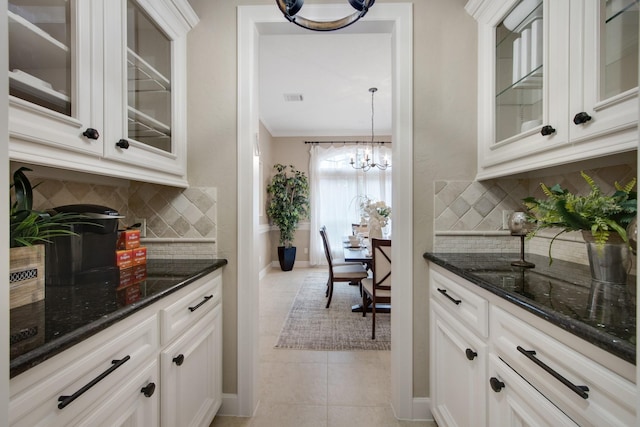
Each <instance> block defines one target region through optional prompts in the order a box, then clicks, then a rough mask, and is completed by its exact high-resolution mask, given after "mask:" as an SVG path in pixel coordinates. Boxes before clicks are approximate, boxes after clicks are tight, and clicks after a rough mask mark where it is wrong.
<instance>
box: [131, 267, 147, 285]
mask: <svg viewBox="0 0 640 427" xmlns="http://www.w3.org/2000/svg"><path fill="white" fill-rule="evenodd" d="M131 270H133V279H132V280H133V283H140V282H144V281H145V280H147V265H146V264H140V265H136V266H134V267H133V268H132V269H131Z"/></svg>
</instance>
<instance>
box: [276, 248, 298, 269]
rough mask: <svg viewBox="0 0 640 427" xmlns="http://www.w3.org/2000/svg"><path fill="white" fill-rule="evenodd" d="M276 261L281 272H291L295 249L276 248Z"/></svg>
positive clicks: (294, 259) (294, 260)
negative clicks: (278, 262)
mask: <svg viewBox="0 0 640 427" xmlns="http://www.w3.org/2000/svg"><path fill="white" fill-rule="evenodd" d="M278 261H280V268H281V269H282V271H291V270H293V264H294V263H295V262H296V247H295V246H291V247H290V248H286V247H284V246H278Z"/></svg>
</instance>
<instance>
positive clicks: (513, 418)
mask: <svg viewBox="0 0 640 427" xmlns="http://www.w3.org/2000/svg"><path fill="white" fill-rule="evenodd" d="M489 372H490V375H491V377H490V378H489V384H488V387H487V391H485V393H487V394H488V401H489V425H490V426H518V427H534V426H553V427H576V426H577V424H576V423H574V422H573V421H572V420H571V418H569V417H567V416H566V415H565V414H564V413H563V412H562V411H561V410H560V409H558V408H557V407H556V406H554V405H553V404H552V403H551V402H549V400H547V399H546V398H545V397H544V396H543V395H542V394H540V393H539V392H538V390H536V389H535V388H533V387H532V386H531V384H529V383H528V382H526V381H525V380H523V379H522V377H520V376H519V375H518V374H517V373H516V372H515V371H514V370H513V369H511V368H510V367H509V366H508V365H507V364H506V363H504V362H503V361H502V360H500V359H499V358H498V356H496V355H495V354H491V355H490V356H489Z"/></svg>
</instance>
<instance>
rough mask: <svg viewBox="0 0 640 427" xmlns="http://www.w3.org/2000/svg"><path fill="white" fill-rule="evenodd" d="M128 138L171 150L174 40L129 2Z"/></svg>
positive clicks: (160, 148)
mask: <svg viewBox="0 0 640 427" xmlns="http://www.w3.org/2000/svg"><path fill="white" fill-rule="evenodd" d="M127 98H128V99H127V104H128V105H127V118H128V127H127V132H128V135H127V138H129V139H133V140H135V141H138V142H141V143H143V144H146V145H149V146H151V147H154V148H157V149H159V150H162V151H166V152H168V153H171V151H172V149H171V40H169V39H168V38H167V36H165V35H164V33H163V32H162V31H160V29H159V28H158V27H157V26H156V25H155V24H154V23H153V22H152V21H151V19H150V18H149V17H147V15H145V13H144V12H143V11H142V10H141V9H140V7H139V6H138V5H137V4H136V3H134V2H132V1H128V2H127Z"/></svg>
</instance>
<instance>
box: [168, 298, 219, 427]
mask: <svg viewBox="0 0 640 427" xmlns="http://www.w3.org/2000/svg"><path fill="white" fill-rule="evenodd" d="M221 313H222V311H221V307H220V306H217V307H216V308H214V309H213V311H211V312H210V313H208V314H207V315H206V316H205V317H204V318H202V320H200V321H199V322H198V323H196V324H195V325H194V326H193V327H191V329H189V330H188V331H187V332H186V333H185V334H184V335H182V337H180V338H178V339H177V340H175V341H174V342H173V344H171V345H170V346H168V347H167V348H166V349H165V350H163V351H162V353H160V366H161V374H160V376H161V378H162V392H161V403H162V405H161V415H160V416H161V419H162V424H163V425H165V426H184V427H196V426H203V427H206V426H208V425H209V424H210V423H211V420H212V419H213V417H214V416H215V414H216V412H217V411H218V409H219V408H220V405H221V403H222V390H221V388H220V387H219V384H221V374H222V354H221V353H220V352H219V351H218V349H219V348H220V347H221V345H222V327H221V323H222V317H221Z"/></svg>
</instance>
